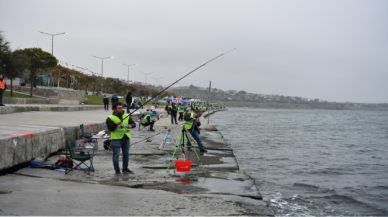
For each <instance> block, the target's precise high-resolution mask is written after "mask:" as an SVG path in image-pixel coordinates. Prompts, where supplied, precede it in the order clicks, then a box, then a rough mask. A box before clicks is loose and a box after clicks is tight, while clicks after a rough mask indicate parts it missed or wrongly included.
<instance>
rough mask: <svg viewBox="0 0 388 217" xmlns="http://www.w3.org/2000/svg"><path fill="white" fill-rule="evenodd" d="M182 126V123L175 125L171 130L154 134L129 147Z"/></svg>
mask: <svg viewBox="0 0 388 217" xmlns="http://www.w3.org/2000/svg"><path fill="white" fill-rule="evenodd" d="M183 125H184V123H183V124H179V125H176V126H174V127H171V128H170V129H168V130H164V131H162V132H159V133H156V134H154V135H152V136H149V137H147V138H144V139H142V140H140V141H137V142H134V143H131V145H132V146H133V145H135V144H137V143H140V142H143V141H146V140H148V139H149V138H152V137H154V136H157V135H159V134H162V133H165V132H167V131H169V130H172V129H174V128H177V127H181V126H183Z"/></svg>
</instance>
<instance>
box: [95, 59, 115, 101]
mask: <svg viewBox="0 0 388 217" xmlns="http://www.w3.org/2000/svg"><path fill="white" fill-rule="evenodd" d="M92 57H95V58H99V59H101V77H104V59H113V56H110V57H96V56H92ZM101 92H103V87H102V81H101ZM93 94H94V93H93Z"/></svg>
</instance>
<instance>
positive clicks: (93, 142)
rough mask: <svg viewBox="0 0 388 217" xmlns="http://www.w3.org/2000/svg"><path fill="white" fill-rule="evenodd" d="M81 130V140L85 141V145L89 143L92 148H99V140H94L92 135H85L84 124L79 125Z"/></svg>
mask: <svg viewBox="0 0 388 217" xmlns="http://www.w3.org/2000/svg"><path fill="white" fill-rule="evenodd" d="M79 128H80V130H81V139H84V140H85V142H84V144H87V143H89V144H91V145H92V146H94V147H97V145H98V141H97V139H93V138H92V137H93V135H92V133H88V134H90V135H87V134H85V132H84V124H81V125H79Z"/></svg>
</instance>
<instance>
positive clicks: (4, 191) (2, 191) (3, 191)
mask: <svg viewBox="0 0 388 217" xmlns="http://www.w3.org/2000/svg"><path fill="white" fill-rule="evenodd" d="M10 193H12V191H8V190H0V194H10Z"/></svg>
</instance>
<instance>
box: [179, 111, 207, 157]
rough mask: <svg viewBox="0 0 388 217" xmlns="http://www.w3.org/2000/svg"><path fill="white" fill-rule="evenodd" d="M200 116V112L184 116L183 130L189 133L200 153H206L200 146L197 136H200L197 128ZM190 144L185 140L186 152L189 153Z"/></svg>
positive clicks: (199, 124)
mask: <svg viewBox="0 0 388 217" xmlns="http://www.w3.org/2000/svg"><path fill="white" fill-rule="evenodd" d="M201 116H202V111H201V110H198V111H196V112H195V113H187V114H186V115H185V118H184V119H185V128H186V129H187V130H188V131H189V133H190V134H191V136H192V137H193V138H194V139H195V140H196V141H197V144H198V146H199V150H200V152H207V150H206V149H205V147H204V146H203V144H202V141H201V138H200V137H199V134H201V132H200V130H199V126H201V122H200V120H199V118H200V117H201ZM191 148H192V147H191V144H190V142H189V140H188V139H187V150H189V151H191Z"/></svg>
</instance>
